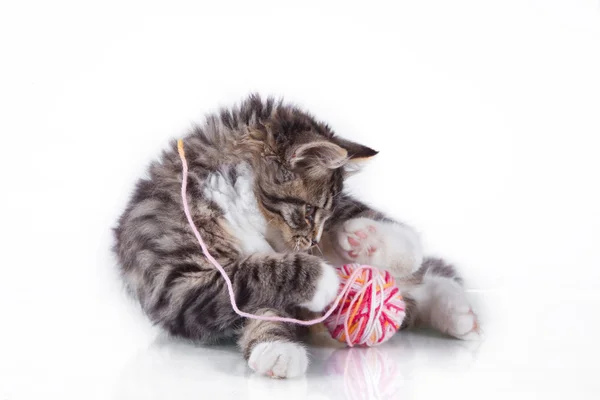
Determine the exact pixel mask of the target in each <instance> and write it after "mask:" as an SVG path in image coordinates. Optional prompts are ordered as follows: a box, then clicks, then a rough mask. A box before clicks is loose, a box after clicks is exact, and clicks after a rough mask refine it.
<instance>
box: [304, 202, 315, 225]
mask: <svg viewBox="0 0 600 400" xmlns="http://www.w3.org/2000/svg"><path fill="white" fill-rule="evenodd" d="M316 210H317V209H316V208H315V207H313V206H312V205H310V204H307V205H305V206H304V218H305V219H306V222H308V224H309V225H311V224H313V223H314V222H315V211H316Z"/></svg>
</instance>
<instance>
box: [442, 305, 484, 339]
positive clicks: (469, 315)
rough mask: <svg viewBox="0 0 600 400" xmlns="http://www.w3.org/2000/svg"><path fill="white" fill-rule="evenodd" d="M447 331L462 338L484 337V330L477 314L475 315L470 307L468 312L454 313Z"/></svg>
mask: <svg viewBox="0 0 600 400" xmlns="http://www.w3.org/2000/svg"><path fill="white" fill-rule="evenodd" d="M447 333H448V334H449V335H451V336H454V337H456V338H458V339H462V340H481V339H483V332H482V331H481V327H480V326H479V321H478V319H477V315H475V313H474V312H473V310H472V309H469V311H467V312H466V313H457V314H454V315H452V319H451V323H450V326H449V329H448V332H447Z"/></svg>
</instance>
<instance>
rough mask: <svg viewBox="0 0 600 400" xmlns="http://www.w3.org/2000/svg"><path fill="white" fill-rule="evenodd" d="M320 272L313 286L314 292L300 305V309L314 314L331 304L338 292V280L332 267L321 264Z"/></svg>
mask: <svg viewBox="0 0 600 400" xmlns="http://www.w3.org/2000/svg"><path fill="white" fill-rule="evenodd" d="M321 267H322V272H321V275H320V276H319V278H318V279H317V281H316V284H315V291H314V294H313V296H312V298H311V299H310V300H309V301H307V302H306V303H303V304H301V306H302V307H304V308H308V309H309V310H311V311H314V312H320V311H323V310H324V309H325V307H327V306H328V305H329V304H331V303H332V302H333V301H334V300H335V298H336V296H337V294H338V291H339V287H340V278H339V276H338V274H337V271H336V269H335V268H334V267H332V266H331V265H329V264H327V263H322V264H321Z"/></svg>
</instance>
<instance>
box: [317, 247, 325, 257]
mask: <svg viewBox="0 0 600 400" xmlns="http://www.w3.org/2000/svg"><path fill="white" fill-rule="evenodd" d="M315 246H317V250H319V253H321V256H322V257H325V254H323V252H322V251H321V248H320V247H319V245H318V244H317V245H315Z"/></svg>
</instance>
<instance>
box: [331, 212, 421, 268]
mask: <svg viewBox="0 0 600 400" xmlns="http://www.w3.org/2000/svg"><path fill="white" fill-rule="evenodd" d="M336 242H337V243H336V244H337V248H338V250H339V251H340V253H341V255H342V256H343V257H344V258H345V259H346V260H348V261H351V262H355V263H359V264H368V265H373V266H376V267H380V268H385V269H388V270H389V271H390V272H392V273H393V274H394V275H396V276H404V275H408V274H410V273H412V272H414V271H416V270H417V269H418V268H419V267H420V266H421V263H422V261H423V252H422V249H421V242H420V240H419V237H418V235H417V233H416V232H415V231H414V230H413V229H411V228H410V227H408V226H405V225H400V224H394V223H391V222H381V221H374V220H372V219H369V218H355V219H351V220H348V221H346V222H345V223H344V225H343V226H342V229H340V230H339V231H338V233H337V240H336Z"/></svg>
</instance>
